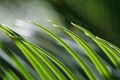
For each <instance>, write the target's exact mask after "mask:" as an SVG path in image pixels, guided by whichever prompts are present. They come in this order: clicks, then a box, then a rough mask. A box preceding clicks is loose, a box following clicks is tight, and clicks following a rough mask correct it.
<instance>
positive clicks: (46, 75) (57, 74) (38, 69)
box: [0, 22, 120, 80]
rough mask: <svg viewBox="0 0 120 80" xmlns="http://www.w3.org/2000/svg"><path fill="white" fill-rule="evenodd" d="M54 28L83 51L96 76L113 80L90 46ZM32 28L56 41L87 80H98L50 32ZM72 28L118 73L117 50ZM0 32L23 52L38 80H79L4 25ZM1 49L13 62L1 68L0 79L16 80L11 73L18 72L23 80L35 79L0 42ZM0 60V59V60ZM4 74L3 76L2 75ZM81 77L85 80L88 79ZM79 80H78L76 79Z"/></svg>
mask: <svg viewBox="0 0 120 80" xmlns="http://www.w3.org/2000/svg"><path fill="white" fill-rule="evenodd" d="M51 23H52V24H53V25H54V26H55V27H58V28H61V29H62V30H63V31H65V32H66V33H67V34H68V35H69V36H70V37H71V38H72V39H73V40H74V41H75V42H76V43H77V44H78V45H79V47H81V48H82V50H83V51H84V52H85V53H86V55H87V57H88V58H89V60H90V61H91V62H92V63H93V65H94V66H95V68H96V69H97V71H98V73H99V74H100V75H101V77H102V79H105V80H113V79H114V76H113V75H112V73H111V71H110V70H109V69H108V67H107V66H106V64H105V62H104V61H103V60H102V59H101V56H99V55H98V53H97V52H95V51H94V50H93V49H92V48H91V47H90V46H89V44H88V43H87V42H86V41H85V40H84V39H82V37H81V36H78V35H77V34H76V33H74V32H72V31H70V30H68V29H66V28H65V27H62V26H61V25H58V24H56V23H54V22H51ZM32 24H34V25H36V26H37V27H39V28H40V29H42V30H43V31H44V32H45V33H47V34H48V35H50V36H51V37H52V38H53V39H55V40H56V41H57V42H58V43H59V44H60V45H61V46H63V48H65V49H66V50H67V51H68V52H69V54H70V55H71V56H72V57H73V58H74V59H75V60H76V63H77V64H78V65H79V67H81V68H82V69H83V71H84V72H85V74H86V75H87V77H88V78H89V79H90V80H97V79H98V77H96V76H95V73H94V72H93V71H92V70H91V69H90V67H89V66H88V65H87V64H86V62H85V60H84V59H83V58H81V57H80V56H79V55H78V54H77V53H76V52H75V51H74V50H72V48H70V47H69V45H68V44H66V43H65V42H64V41H63V40H62V39H61V38H60V37H59V36H57V35H56V34H54V33H52V32H51V31H49V30H47V29H45V28H44V27H42V26H40V25H38V24H36V23H34V22H32ZM72 25H73V26H74V27H76V28H77V29H79V30H80V31H83V32H84V33H85V34H86V35H87V36H88V37H90V38H91V39H92V40H93V41H94V42H95V43H96V44H97V45H98V46H99V47H100V48H101V49H102V50H103V51H104V53H105V54H106V55H107V56H108V58H109V59H110V61H111V62H112V63H113V65H114V66H115V67H116V69H117V70H119V69H120V49H119V48H118V47H116V46H115V45H113V44H111V43H109V42H107V41H105V40H103V39H101V38H98V37H96V36H94V35H93V34H92V33H91V32H89V31H88V30H86V29H84V28H83V27H81V26H78V25H76V24H74V23H72ZM0 30H1V31H3V32H4V33H6V34H7V35H8V36H9V37H10V38H11V39H12V41H13V42H14V43H15V44H16V46H17V47H18V48H19V49H20V50H21V51H22V53H23V54H24V56H25V57H26V58H27V60H28V61H29V64H30V65H31V66H29V67H31V68H32V70H33V71H34V72H35V74H37V75H38V76H37V77H38V79H42V80H67V79H70V80H78V77H77V76H76V75H75V74H73V73H72V71H71V70H70V69H69V68H68V67H66V66H65V65H64V64H63V63H62V62H61V61H60V60H58V59H57V58H56V57H55V56H53V55H52V54H51V53H49V52H47V51H46V50H44V49H43V48H41V47H38V46H36V45H35V44H33V43H31V42H29V41H27V40H25V39H24V38H23V37H21V36H20V35H19V34H17V33H16V32H14V31H13V30H11V29H9V28H8V27H6V26H4V25H0ZM0 47H1V49H2V50H3V51H4V52H5V54H6V55H7V56H8V57H9V58H10V60H11V61H12V64H10V65H11V66H12V68H11V67H9V66H7V65H8V63H4V64H3V63H2V64H0V77H1V78H2V79H4V80H11V79H12V80H19V79H21V78H20V75H19V74H16V73H15V71H13V69H15V70H16V71H18V72H19V73H20V74H21V75H22V76H23V77H24V79H26V80H34V79H36V77H35V76H34V75H33V73H32V72H31V71H29V70H28V69H27V67H26V66H25V65H24V64H23V61H22V59H21V58H20V57H19V56H17V55H15V54H13V52H12V51H11V50H9V49H8V48H7V46H6V45H5V44H4V43H3V42H0ZM0 58H2V57H0ZM2 73H4V74H2ZM87 77H86V76H84V78H85V79H87ZM79 80H80V79H79Z"/></svg>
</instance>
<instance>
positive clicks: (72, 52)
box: [32, 22, 95, 80]
mask: <svg viewBox="0 0 120 80" xmlns="http://www.w3.org/2000/svg"><path fill="white" fill-rule="evenodd" d="M32 23H33V24H34V25H36V26H37V27H39V28H40V29H42V30H43V31H45V32H46V33H47V34H49V35H50V36H51V37H53V38H54V39H55V40H56V41H57V42H58V43H60V44H61V45H62V46H63V47H64V48H65V49H66V50H67V51H68V52H69V53H70V54H71V55H72V56H73V57H74V59H75V60H76V61H77V62H78V64H79V65H80V66H81V67H82V69H83V70H84V71H85V73H86V74H87V75H88V77H89V79H91V80H95V77H94V75H93V74H92V72H91V71H90V70H89V68H88V67H87V66H86V64H85V63H84V61H83V60H82V59H80V57H79V55H77V54H76V53H75V52H74V51H73V50H72V49H71V48H70V47H69V46H68V45H67V44H66V43H64V42H63V41H62V40H61V39H60V38H59V37H58V36H57V35H55V34H53V33H52V32H50V31H48V30H47V29H45V28H43V27H42V26H40V25H38V24H36V23H34V22H32Z"/></svg>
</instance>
